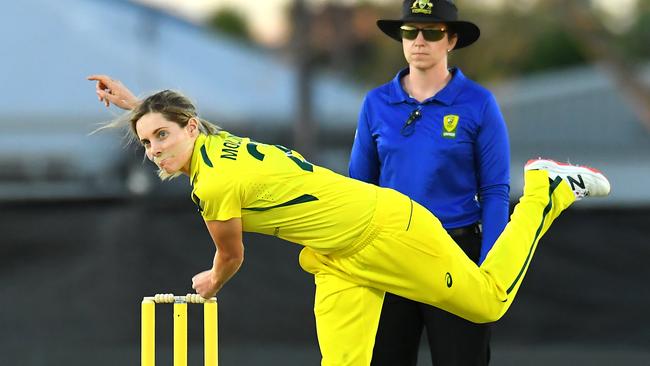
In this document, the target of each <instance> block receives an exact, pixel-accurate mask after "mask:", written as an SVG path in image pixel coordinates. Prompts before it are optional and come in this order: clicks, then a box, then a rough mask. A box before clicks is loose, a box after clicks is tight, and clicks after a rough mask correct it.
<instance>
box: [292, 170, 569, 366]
mask: <svg viewBox="0 0 650 366" xmlns="http://www.w3.org/2000/svg"><path fill="white" fill-rule="evenodd" d="M574 200H575V197H574V195H573V192H572V191H571V189H570V187H569V186H568V184H567V183H566V182H564V181H562V180H561V179H559V178H558V179H557V180H555V181H551V180H550V179H549V178H548V173H547V172H546V171H542V170H533V171H527V172H526V173H525V185H524V195H523V196H522V198H521V199H520V201H519V203H518V204H517V205H516V207H515V209H514V212H513V214H512V216H511V218H510V222H509V223H508V225H507V226H506V228H505V229H504V231H503V233H502V234H501V236H500V237H499V238H498V239H497V241H496V242H495V244H494V246H493V247H492V250H491V251H490V253H489V254H488V256H487V258H486V259H485V261H484V262H483V264H482V265H481V266H480V267H478V266H477V265H476V264H475V263H474V262H472V261H471V260H470V259H469V258H467V256H466V255H465V253H463V251H462V250H461V249H460V248H459V247H458V245H456V243H455V242H454V241H453V239H452V238H451V237H450V236H449V235H448V234H447V232H446V231H445V229H444V228H443V227H442V225H441V224H440V221H439V220H438V219H437V218H436V217H435V216H434V215H433V214H431V213H430V212H429V211H427V210H426V209H425V208H424V207H422V206H420V205H419V204H417V203H415V202H413V201H411V200H410V199H409V198H408V197H406V196H404V195H402V194H400V193H398V192H396V191H393V190H389V189H380V190H379V196H378V203H377V208H376V210H375V214H374V217H373V220H372V222H371V224H370V225H369V226H368V228H367V229H366V230H365V231H364V233H363V235H362V236H361V237H360V238H359V239H358V240H357V242H356V243H355V245H353V250H351V251H348V252H347V253H345V255H338V256H337V255H324V254H320V253H317V252H315V251H314V250H312V249H310V248H307V247H306V248H304V249H303V250H302V252H301V253H300V265H301V266H302V267H303V269H304V270H306V271H307V272H310V273H312V274H314V277H315V282H316V296H315V304H314V314H315V316H316V329H317V333H318V342H319V346H320V349H321V354H322V365H323V366H330V365H336V366H342V365H370V360H371V357H372V350H373V346H374V341H375V335H376V332H377V326H378V324H379V316H380V313H381V307H382V304H383V297H384V293H385V292H391V293H394V294H396V295H399V296H403V297H406V298H409V299H412V300H415V301H418V302H423V303H426V304H430V305H433V306H436V307H438V308H441V309H443V310H446V311H449V312H451V313H454V314H456V315H458V316H461V317H463V318H465V319H467V320H470V321H472V322H475V323H484V322H492V321H496V320H497V319H499V318H500V317H501V316H502V315H503V314H504V313H505V312H506V310H508V308H509V307H510V304H512V301H513V299H514V297H515V295H516V294H517V290H518V289H519V286H520V285H521V282H522V280H523V277H524V275H525V273H526V270H527V269H528V266H529V264H530V261H531V259H532V256H533V253H534V252H535V249H536V248H537V243H538V242H539V240H540V238H541V237H542V236H543V235H544V233H546V231H547V230H548V228H549V227H550V225H551V223H552V222H553V220H555V218H557V217H558V216H559V214H560V213H561V212H562V211H563V210H564V209H566V208H567V207H568V206H570V205H571V203H573V201H574Z"/></svg>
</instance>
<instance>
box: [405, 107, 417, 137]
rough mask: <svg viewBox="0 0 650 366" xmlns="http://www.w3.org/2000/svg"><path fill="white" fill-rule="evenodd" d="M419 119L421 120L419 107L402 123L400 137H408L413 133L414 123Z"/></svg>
mask: <svg viewBox="0 0 650 366" xmlns="http://www.w3.org/2000/svg"><path fill="white" fill-rule="evenodd" d="M420 118H422V111H421V108H420V107H417V108H416V109H414V110H413V111H412V112H411V114H409V118H408V119H407V120H406V122H404V126H402V131H401V133H402V136H405V137H408V136H411V135H412V134H413V132H415V122H417V121H418V120H419V119H420Z"/></svg>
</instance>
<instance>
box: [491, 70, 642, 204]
mask: <svg viewBox="0 0 650 366" xmlns="http://www.w3.org/2000/svg"><path fill="white" fill-rule="evenodd" d="M640 77H641V78H642V79H643V80H644V81H645V83H646V84H647V85H650V65H647V66H646V67H645V68H643V69H642V72H641V75H640ZM494 89H495V92H496V94H497V98H498V100H499V103H500V104H501V107H502V110H503V113H504V115H505V118H506V122H507V124H508V128H509V132H510V140H511V147H512V174H511V175H512V188H511V192H512V197H513V198H514V197H517V196H518V195H519V194H520V193H521V188H522V184H523V174H522V173H521V167H522V166H523V164H525V162H526V161H527V159H530V158H534V157H537V156H542V157H548V158H554V159H556V160H558V159H559V160H563V161H567V160H568V161H571V162H573V163H576V164H581V163H582V164H588V165H592V166H594V167H598V168H600V169H601V170H603V171H604V172H605V173H606V174H607V176H608V177H609V178H610V180H611V183H612V193H611V196H610V197H608V198H607V199H605V200H590V201H589V202H588V204H590V205H599V204H600V205H607V206H620V205H625V206H648V205H649V204H650V191H648V190H647V189H644V188H645V187H646V185H647V184H648V182H650V160H649V159H648V157H649V156H650V130H648V128H647V127H646V126H644V125H643V123H642V122H641V121H640V120H639V117H638V116H637V115H635V114H634V112H633V110H632V107H631V105H630V104H629V102H628V101H626V100H625V98H624V96H623V95H622V94H621V92H620V91H619V90H617V89H616V85H615V83H614V81H613V78H611V77H609V75H608V74H607V73H606V72H605V71H604V70H602V69H600V68H598V67H581V68H575V69H569V70H564V71H558V72H550V73H543V74H539V75H536V76H532V77H528V78H523V79H520V80H516V81H513V82H510V83H506V84H502V85H500V86H498V87H497V88H494Z"/></svg>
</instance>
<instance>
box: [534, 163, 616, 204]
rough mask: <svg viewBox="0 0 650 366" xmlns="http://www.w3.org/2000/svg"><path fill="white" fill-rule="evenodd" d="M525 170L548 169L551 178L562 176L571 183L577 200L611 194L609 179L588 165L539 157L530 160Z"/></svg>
mask: <svg viewBox="0 0 650 366" xmlns="http://www.w3.org/2000/svg"><path fill="white" fill-rule="evenodd" d="M524 170H546V171H547V172H548V176H549V178H551V179H555V178H557V177H560V178H562V179H563V180H565V181H566V182H567V183H569V185H570V186H571V189H572V190H573V193H574V194H575V195H576V199H577V200H579V199H581V198H583V197H587V196H591V197H605V196H607V195H608V194H609V189H610V186H609V181H608V180H607V178H606V177H605V175H604V174H603V173H601V172H600V171H599V170H597V169H594V168H590V167H587V166H580V165H571V164H567V163H559V162H557V161H554V160H550V159H541V158H539V159H532V160H528V162H527V163H526V165H525V166H524Z"/></svg>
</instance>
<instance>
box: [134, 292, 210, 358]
mask: <svg viewBox="0 0 650 366" xmlns="http://www.w3.org/2000/svg"><path fill="white" fill-rule="evenodd" d="M161 303H173V304H174V366H187V304H188V303H202V304H203V337H204V344H203V349H204V360H205V366H218V365H219V359H218V339H217V299H216V298H214V297H213V298H210V299H204V298H202V297H201V296H199V295H196V294H188V295H187V296H174V295H173V294H157V295H155V296H153V297H145V298H143V299H142V339H141V342H142V343H141V347H142V355H141V356H142V358H141V365H142V366H155V364H156V304H161Z"/></svg>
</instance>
